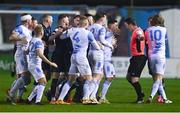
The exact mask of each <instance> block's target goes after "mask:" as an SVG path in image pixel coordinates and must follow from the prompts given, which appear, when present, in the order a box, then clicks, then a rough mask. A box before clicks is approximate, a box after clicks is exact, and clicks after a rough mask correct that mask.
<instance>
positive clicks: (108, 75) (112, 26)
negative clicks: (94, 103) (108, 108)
mask: <svg viewBox="0 0 180 113" xmlns="http://www.w3.org/2000/svg"><path fill="white" fill-rule="evenodd" d="M117 29H118V23H117V21H116V20H110V21H108V28H107V31H106V38H105V39H106V40H107V41H108V42H109V43H111V44H112V45H114V46H116V41H117V40H116V39H115V37H114V34H115V33H116V31H117ZM112 52H113V50H112V49H111V48H110V47H107V46H104V75H105V81H104V83H103V87H102V91H101V97H100V100H99V102H100V103H107V104H108V103H110V102H109V101H108V100H107V99H106V94H107V91H108V89H109V87H110V85H111V82H112V80H113V78H114V76H115V70H114V65H113V64H112V59H111V57H112Z"/></svg>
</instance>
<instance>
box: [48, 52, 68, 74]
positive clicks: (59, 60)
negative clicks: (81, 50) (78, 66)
mask: <svg viewBox="0 0 180 113" xmlns="http://www.w3.org/2000/svg"><path fill="white" fill-rule="evenodd" d="M70 58H71V53H60V54H59V53H58V54H56V53H54V54H53V55H52V62H54V63H56V64H57V65H58V68H54V67H52V70H51V72H58V73H60V72H65V73H68V72H69V68H70V65H71V61H70Z"/></svg>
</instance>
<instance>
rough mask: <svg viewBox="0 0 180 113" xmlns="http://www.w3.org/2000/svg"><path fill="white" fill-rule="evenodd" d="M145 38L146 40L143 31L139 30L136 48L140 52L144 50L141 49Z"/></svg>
mask: <svg viewBox="0 0 180 113" xmlns="http://www.w3.org/2000/svg"><path fill="white" fill-rule="evenodd" d="M143 40H144V35H143V32H141V31H138V32H137V37H136V49H137V51H138V52H139V53H140V52H142V50H141V41H143Z"/></svg>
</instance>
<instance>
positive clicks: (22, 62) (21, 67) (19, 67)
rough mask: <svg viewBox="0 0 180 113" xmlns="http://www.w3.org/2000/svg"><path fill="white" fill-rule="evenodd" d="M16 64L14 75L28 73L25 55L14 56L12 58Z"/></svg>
mask: <svg viewBox="0 0 180 113" xmlns="http://www.w3.org/2000/svg"><path fill="white" fill-rule="evenodd" d="M14 59H15V62H16V74H21V73H23V72H27V71H28V63H27V57H26V55H23V54H21V55H16V54H15V56H14Z"/></svg>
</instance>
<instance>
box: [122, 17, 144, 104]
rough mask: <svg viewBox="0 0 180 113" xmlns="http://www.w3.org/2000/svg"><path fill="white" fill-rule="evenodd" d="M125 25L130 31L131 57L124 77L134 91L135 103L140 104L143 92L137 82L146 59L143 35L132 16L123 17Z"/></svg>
mask: <svg viewBox="0 0 180 113" xmlns="http://www.w3.org/2000/svg"><path fill="white" fill-rule="evenodd" d="M125 26H126V28H127V29H128V30H130V31H131V32H132V36H131V41H130V51H131V56H132V57H131V59H130V65H129V68H128V72H127V75H126V78H127V80H128V82H129V83H130V84H131V85H132V86H133V87H134V89H135V91H136V94H137V100H136V103H138V104H141V103H143V102H144V100H143V97H144V93H143V91H142V88H141V85H140V83H139V79H140V76H141V72H142V70H143V68H144V66H145V64H146V59H147V58H146V56H145V54H144V48H145V36H144V32H143V30H142V29H141V28H140V27H138V26H137V24H136V22H135V21H134V20H133V19H132V18H127V19H125Z"/></svg>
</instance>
